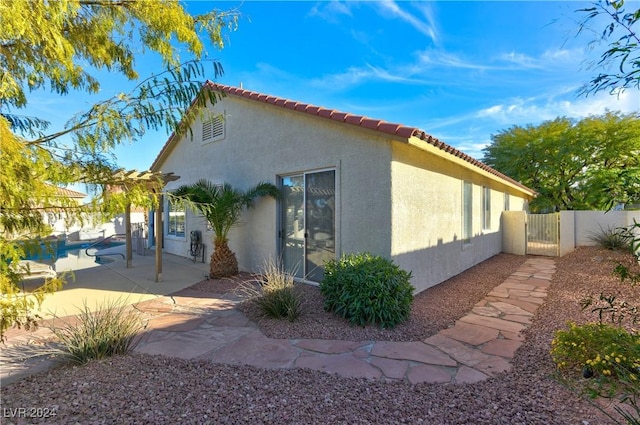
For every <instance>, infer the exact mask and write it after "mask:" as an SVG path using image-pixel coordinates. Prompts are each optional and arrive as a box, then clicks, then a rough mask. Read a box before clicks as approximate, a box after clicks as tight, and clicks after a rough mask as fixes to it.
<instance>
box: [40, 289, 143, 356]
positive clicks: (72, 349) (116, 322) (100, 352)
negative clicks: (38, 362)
mask: <svg viewBox="0 0 640 425" xmlns="http://www.w3.org/2000/svg"><path fill="white" fill-rule="evenodd" d="M95 310H96V311H91V310H90V309H89V307H88V306H87V305H86V303H85V304H84V307H83V309H82V311H81V313H80V314H79V316H78V319H77V320H78V321H77V323H71V322H63V326H61V327H56V326H52V327H51V331H52V332H53V334H54V335H55V336H56V337H57V338H58V340H59V341H60V343H61V344H62V345H63V346H64V349H65V353H66V354H67V356H68V357H69V358H70V359H71V361H72V362H74V363H80V364H83V363H87V362H88V361H90V360H94V359H95V360H98V359H103V358H105V357H109V356H112V355H115V354H127V353H130V352H131V351H133V350H134V349H135V347H136V345H137V344H138V342H139V341H138V340H137V339H136V337H137V335H138V333H139V332H140V331H141V330H142V329H144V328H145V324H144V323H143V321H142V319H141V317H140V313H139V312H137V311H135V310H132V309H131V308H130V307H129V306H128V305H126V304H125V303H124V302H122V301H120V300H116V301H109V302H106V303H104V304H101V305H97V306H96V309H95ZM56 319H57V318H56ZM54 324H55V321H54Z"/></svg>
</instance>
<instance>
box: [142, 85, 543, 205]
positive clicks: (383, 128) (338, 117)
mask: <svg viewBox="0 0 640 425" xmlns="http://www.w3.org/2000/svg"><path fill="white" fill-rule="evenodd" d="M205 88H206V89H210V90H215V91H218V92H221V93H224V94H227V95H233V96H238V97H243V98H246V99H250V100H253V101H256V102H260V103H266V104H269V105H274V106H278V107H281V108H285V109H290V110H293V111H299V112H301V113H305V114H309V115H314V116H317V117H321V118H325V119H330V120H333V121H337V122H341V123H346V124H351V125H354V126H359V127H362V128H366V129H369V130H374V131H379V132H381V133H384V134H388V135H392V136H396V137H398V138H400V139H406V140H409V139H411V138H417V139H419V140H421V141H424V142H426V143H427V144H429V145H432V146H434V147H436V148H437V149H439V150H441V151H443V152H445V153H448V154H450V155H453V156H454V157H456V158H460V159H461V160H463V161H465V162H467V163H469V164H471V165H473V166H475V167H477V168H479V169H481V170H484V171H485V172H488V173H490V174H493V175H495V176H497V177H499V178H501V179H504V180H506V181H508V182H510V183H512V184H514V185H516V186H518V187H519V188H520V189H521V190H523V191H525V192H527V193H529V194H531V195H532V196H533V195H535V194H536V192H535V191H534V190H532V189H530V188H528V187H527V186H525V185H523V184H521V183H520V182H517V181H515V180H513V179H512V178H510V177H508V176H506V175H504V174H502V173H501V172H499V171H498V170H495V169H493V168H491V167H489V166H488V165H486V164H484V163H483V162H481V161H478V160H477V159H475V158H473V157H471V156H469V155H467V154H465V153H464V152H462V151H460V150H458V149H456V148H454V147H452V146H449V145H447V144H446V143H444V142H441V141H440V140H438V139H436V138H435V137H433V136H431V135H429V134H427V133H426V132H424V131H423V130H421V129H419V128H416V127H409V126H405V125H402V124H396V123H391V122H387V121H383V120H379V119H374V118H369V117H366V116H364V115H357V114H350V113H348V112H341V111H338V110H335V109H328V108H324V107H322V106H314V105H310V104H308V103H303V102H297V101H294V100H289V99H284V98H281V97H276V96H271V95H267V94H263V93H258V92H254V91H250V90H245V89H243V88H239V87H232V86H226V85H223V84H218V83H214V82H212V81H207V82H206V83H205V84H204V85H203V89H205ZM192 105H193V103H192ZM174 139H175V132H174V133H172V134H171V136H169V139H168V140H167V142H166V143H165V144H164V146H163V147H162V149H161V150H160V153H158V156H157V157H156V159H155V160H154V161H153V164H152V165H151V170H156V168H157V167H158V166H159V164H160V161H161V160H162V159H163V158H164V157H165V156H166V155H167V154H168V153H169V151H170V150H171V149H172V147H173V144H174V143H175V142H177V140H175V141H174Z"/></svg>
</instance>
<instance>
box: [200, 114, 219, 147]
mask: <svg viewBox="0 0 640 425" xmlns="http://www.w3.org/2000/svg"><path fill="white" fill-rule="evenodd" d="M219 139H224V119H223V118H222V117H221V116H217V117H214V118H213V119H212V120H211V121H207V122H203V123H202V141H203V142H212V141H214V140H219Z"/></svg>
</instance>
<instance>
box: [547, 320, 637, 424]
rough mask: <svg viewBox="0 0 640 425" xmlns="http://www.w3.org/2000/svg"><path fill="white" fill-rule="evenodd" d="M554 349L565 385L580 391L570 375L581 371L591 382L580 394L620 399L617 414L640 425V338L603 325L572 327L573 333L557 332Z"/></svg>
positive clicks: (582, 386)
mask: <svg viewBox="0 0 640 425" xmlns="http://www.w3.org/2000/svg"><path fill="white" fill-rule="evenodd" d="M551 346H552V349H551V356H552V358H553V360H554V362H555V363H556V365H557V366H558V370H559V373H560V376H559V379H560V381H561V382H563V383H564V384H565V385H567V386H569V387H570V388H571V389H574V390H576V387H577V386H576V383H575V381H572V380H571V379H569V378H568V377H567V375H568V374H570V373H571V372H576V371H581V372H582V375H583V376H584V378H588V379H589V381H587V382H586V383H585V384H584V385H580V389H579V390H578V391H579V392H580V393H581V394H582V395H583V396H586V397H588V398H589V399H591V400H594V399H597V398H603V399H616V400H617V404H616V405H615V406H614V410H615V411H616V412H617V413H618V414H619V415H620V417H622V418H623V419H624V420H625V421H626V423H628V424H640V406H639V405H638V402H639V401H640V385H639V384H640V335H639V334H637V333H634V332H630V331H627V330H626V329H624V328H621V327H617V326H611V325H608V324H603V323H587V324H584V325H576V324H575V323H570V324H569V329H566V330H559V331H556V334H555V337H554V339H553V341H552V343H551ZM596 407H598V408H600V407H599V405H597V404H596ZM601 410H602V411H603V412H604V413H606V414H607V415H609V413H607V412H606V411H605V410H604V409H601ZM609 416H610V418H611V419H612V420H613V421H614V422H615V423H620V422H619V421H618V420H617V419H616V418H615V417H613V416H611V415H609Z"/></svg>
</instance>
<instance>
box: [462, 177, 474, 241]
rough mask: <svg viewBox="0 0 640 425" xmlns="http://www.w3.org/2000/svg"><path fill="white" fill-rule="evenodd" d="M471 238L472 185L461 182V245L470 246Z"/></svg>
mask: <svg viewBox="0 0 640 425" xmlns="http://www.w3.org/2000/svg"><path fill="white" fill-rule="evenodd" d="M472 237H473V183H471V182H468V181H463V182H462V244H463V245H469V244H471V238H472Z"/></svg>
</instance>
